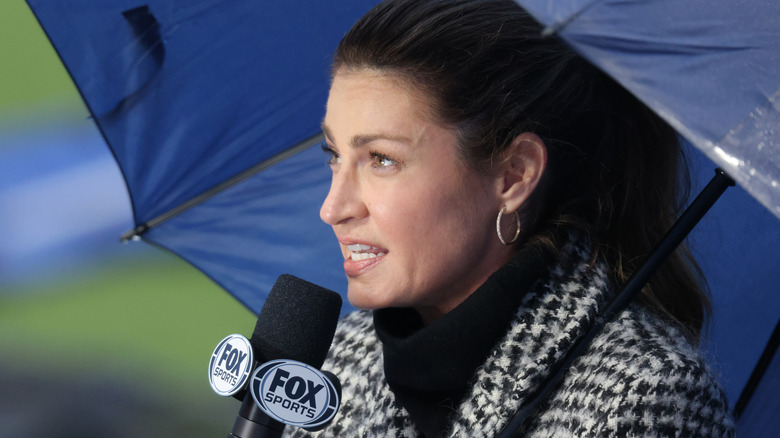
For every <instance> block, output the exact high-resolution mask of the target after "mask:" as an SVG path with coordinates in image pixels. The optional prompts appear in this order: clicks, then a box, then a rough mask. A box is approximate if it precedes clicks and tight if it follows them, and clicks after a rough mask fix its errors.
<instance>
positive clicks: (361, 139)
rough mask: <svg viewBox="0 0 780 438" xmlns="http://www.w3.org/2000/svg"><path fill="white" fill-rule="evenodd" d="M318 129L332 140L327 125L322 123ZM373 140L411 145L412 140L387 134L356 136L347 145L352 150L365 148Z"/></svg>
mask: <svg viewBox="0 0 780 438" xmlns="http://www.w3.org/2000/svg"><path fill="white" fill-rule="evenodd" d="M320 129H322V132H323V133H325V138H327V139H328V140H330V139H332V138H333V135H332V134H331V132H330V129H328V125H326V124H324V123H323V124H321V125H320ZM374 140H390V141H395V142H399V143H407V144H411V143H412V140H411V139H409V138H408V137H404V136H402V135H389V134H367V135H356V136H354V137H352V140H351V141H350V142H349V143H350V145H351V146H352V147H353V148H359V147H361V146H365V145H366V144H368V143H371V142H372V141H374Z"/></svg>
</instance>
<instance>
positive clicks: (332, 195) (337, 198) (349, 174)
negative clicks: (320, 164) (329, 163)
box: [320, 166, 368, 226]
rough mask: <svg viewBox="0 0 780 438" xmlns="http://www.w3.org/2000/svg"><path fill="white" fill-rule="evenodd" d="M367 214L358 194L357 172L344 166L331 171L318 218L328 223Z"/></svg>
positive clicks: (358, 217) (361, 216)
mask: <svg viewBox="0 0 780 438" xmlns="http://www.w3.org/2000/svg"><path fill="white" fill-rule="evenodd" d="M367 214H368V210H367V208H366V205H365V203H364V202H363V200H362V198H361V194H360V186H359V181H358V178H357V174H356V172H354V171H350V170H349V169H348V168H345V166H342V168H341V169H340V170H339V171H338V172H334V173H333V178H332V179H331V181H330V191H329V192H328V196H327V197H326V198H325V201H323V203H322V207H321V208H320V218H321V219H322V221H323V222H325V223H326V224H328V225H331V226H333V225H337V224H341V223H345V222H347V221H349V220H350V219H360V218H363V217H365V216H366V215H367Z"/></svg>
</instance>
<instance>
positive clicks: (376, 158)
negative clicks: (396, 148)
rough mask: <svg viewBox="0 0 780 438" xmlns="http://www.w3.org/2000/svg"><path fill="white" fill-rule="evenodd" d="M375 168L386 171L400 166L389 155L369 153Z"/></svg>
mask: <svg viewBox="0 0 780 438" xmlns="http://www.w3.org/2000/svg"><path fill="white" fill-rule="evenodd" d="M369 155H370V157H371V161H372V162H373V166H374V167H376V168H379V169H386V168H390V167H394V166H398V162H397V161H396V160H394V159H392V158H390V157H388V156H387V155H385V154H383V153H380V152H374V151H371V152H370V153H369Z"/></svg>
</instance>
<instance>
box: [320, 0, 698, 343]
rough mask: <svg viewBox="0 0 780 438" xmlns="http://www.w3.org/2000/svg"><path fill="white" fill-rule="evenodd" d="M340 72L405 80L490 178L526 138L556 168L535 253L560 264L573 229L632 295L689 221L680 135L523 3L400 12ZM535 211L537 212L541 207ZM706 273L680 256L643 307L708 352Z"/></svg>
mask: <svg viewBox="0 0 780 438" xmlns="http://www.w3.org/2000/svg"><path fill="white" fill-rule="evenodd" d="M340 69H352V70H359V69H372V70H379V71H384V72H387V73H389V74H393V75H396V76H397V77H399V78H400V79H401V80H403V81H405V82H406V83H408V84H410V85H411V86H413V87H415V88H416V89H418V90H421V91H422V92H424V93H425V95H426V96H427V97H428V99H429V101H430V102H431V106H432V108H430V112H431V117H432V118H433V119H434V121H436V122H438V123H440V124H442V125H445V126H449V127H452V128H453V129H454V130H455V131H456V132H457V134H458V136H459V146H460V149H461V154H462V158H463V159H464V161H465V162H467V163H469V164H470V165H472V166H474V167H475V168H476V169H478V170H483V171H485V170H487V169H489V168H490V167H491V166H492V164H493V163H494V161H495V160H497V159H499V158H500V157H501V156H502V154H503V153H504V152H505V151H506V149H507V147H508V146H509V145H510V144H511V143H512V140H513V139H514V138H515V137H516V136H517V135H519V134H521V133H523V132H533V133H535V134H537V135H538V136H539V137H540V138H542V140H544V142H545V145H546V147H547V153H548V165H547V169H546V170H545V173H544V176H543V178H542V182H541V184H540V186H539V188H537V190H536V191H535V193H534V195H533V196H532V198H531V200H530V202H527V203H526V204H527V205H524V206H523V207H522V211H520V214H521V216H522V217H523V225H524V230H526V231H527V232H529V235H528V236H527V239H526V240H525V241H524V242H523V245H538V246H539V247H540V248H546V249H548V250H553V251H555V250H557V249H558V246H559V245H560V244H561V242H560V241H559V240H558V238H557V237H556V236H558V234H559V232H558V230H559V229H562V227H563V228H571V227H575V228H578V229H580V230H582V231H584V232H585V233H587V235H588V236H589V238H590V239H591V242H592V243H593V245H594V249H595V254H594V260H595V257H603V259H604V260H606V261H607V263H608V264H609V266H610V267H611V269H612V277H613V280H614V281H616V282H617V284H623V283H624V282H625V281H626V280H627V279H628V277H629V276H630V275H631V274H632V273H634V272H635V271H636V270H637V269H638V267H639V264H640V263H641V262H642V261H643V260H644V259H645V258H646V257H647V256H648V255H649V253H650V252H651V250H652V249H653V247H654V246H655V244H656V243H658V242H659V241H660V239H661V238H662V237H663V235H664V234H665V233H666V231H667V230H668V229H669V228H670V227H671V225H672V224H673V223H674V220H675V219H676V217H677V215H678V213H679V211H680V208H681V206H682V204H683V201H684V199H685V197H686V196H687V191H688V186H689V180H688V174H687V170H686V166H685V162H684V157H683V155H682V149H681V147H680V144H679V140H678V136H677V134H676V132H675V131H674V130H673V129H672V128H671V127H670V126H669V125H667V124H666V123H665V122H664V121H663V120H661V119H660V118H659V117H658V116H657V115H656V114H655V113H653V112H652V111H651V110H650V109H648V108H647V107H646V106H645V105H644V104H642V103H641V102H639V101H638V100H637V99H636V98H634V97H633V96H632V95H631V94H630V93H628V92H627V91H626V90H625V89H623V88H622V87H621V86H619V85H618V84H617V83H615V82H614V81H613V80H612V79H611V78H609V77H608V76H607V75H605V74H603V73H602V72H601V71H599V70H598V69H596V68H595V67H593V66H591V65H590V64H589V63H588V62H587V61H585V60H584V59H582V58H581V57H580V56H578V55H577V54H575V53H574V52H573V51H572V50H571V49H569V48H568V47H567V46H566V45H565V44H564V43H563V42H562V41H561V40H560V39H559V38H557V37H555V36H543V35H542V27H541V26H540V25H539V24H538V23H537V22H536V21H535V20H534V19H533V18H532V17H531V16H530V15H529V14H528V13H527V12H525V11H524V10H523V9H522V8H521V7H520V6H518V5H517V4H516V3H515V2H513V1H512V0H483V1H480V0H447V1H444V0H394V1H393V0H391V1H385V2H383V3H382V4H380V5H378V6H376V7H375V8H374V9H372V10H371V11H370V12H369V13H368V14H366V15H365V16H364V17H363V18H361V19H360V21H358V22H357V23H356V24H355V25H354V26H353V27H352V29H351V30H350V31H349V33H348V34H347V35H346V36H345V37H344V39H343V40H342V41H341V43H340V45H339V47H338V49H337V50H336V54H335V59H334V68H333V71H334V74H335V73H336V72H338V71H339V70H340ZM529 206H530V207H529ZM705 287H706V285H705V283H704V280H703V278H702V276H701V273H700V271H699V269H698V266H697V265H696V262H695V260H694V259H693V258H692V257H691V256H690V253H689V252H688V251H687V249H686V248H685V247H683V248H681V249H679V250H678V251H677V252H676V253H675V254H674V255H673V256H672V257H671V258H670V259H669V260H668V261H667V262H666V263H665V264H664V265H663V266H662V267H661V269H660V270H659V272H658V273H657V274H656V275H655V276H654V278H653V279H651V281H650V283H649V285H648V286H646V287H645V288H644V290H643V291H642V294H641V295H640V300H641V301H643V302H644V304H646V305H648V306H649V307H651V308H652V309H654V310H656V311H657V312H658V313H660V314H662V315H664V316H667V317H669V318H670V319H672V320H674V321H677V322H679V323H680V324H681V325H682V326H684V327H685V328H686V329H688V331H689V332H690V333H691V336H692V338H696V336H697V334H698V332H699V330H700V329H701V327H702V324H703V322H704V320H705V319H706V315H707V312H708V311H709V302H708V300H707V296H706V294H705V292H704V289H705Z"/></svg>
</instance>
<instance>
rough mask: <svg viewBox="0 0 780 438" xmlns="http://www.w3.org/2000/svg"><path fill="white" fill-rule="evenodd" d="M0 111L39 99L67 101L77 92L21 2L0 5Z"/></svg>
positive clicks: (35, 22) (75, 98) (36, 23)
mask: <svg viewBox="0 0 780 438" xmlns="http://www.w3.org/2000/svg"><path fill="white" fill-rule="evenodd" d="M0 78H2V80H1V81H0V108H3V109H6V110H8V109H10V108H14V107H18V106H26V105H30V104H32V103H34V102H38V101H41V100H49V101H52V100H62V101H64V100H70V101H71V102H72V103H73V104H74V105H75V104H77V103H78V101H77V99H78V93H77V92H76V89H75V87H74V86H73V83H72V82H71V80H70V78H69V77H68V75H67V73H66V71H65V67H63V66H62V64H61V63H60V61H59V58H58V57H57V54H56V52H55V51H54V49H53V48H52V46H51V44H49V40H48V39H47V38H46V35H45V34H44V32H43V31H42V30H41V28H40V26H39V25H38V22H37V21H36V20H35V16H34V15H33V14H32V12H31V11H30V8H29V7H27V4H26V3H25V2H24V1H22V0H5V1H3V2H0Z"/></svg>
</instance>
